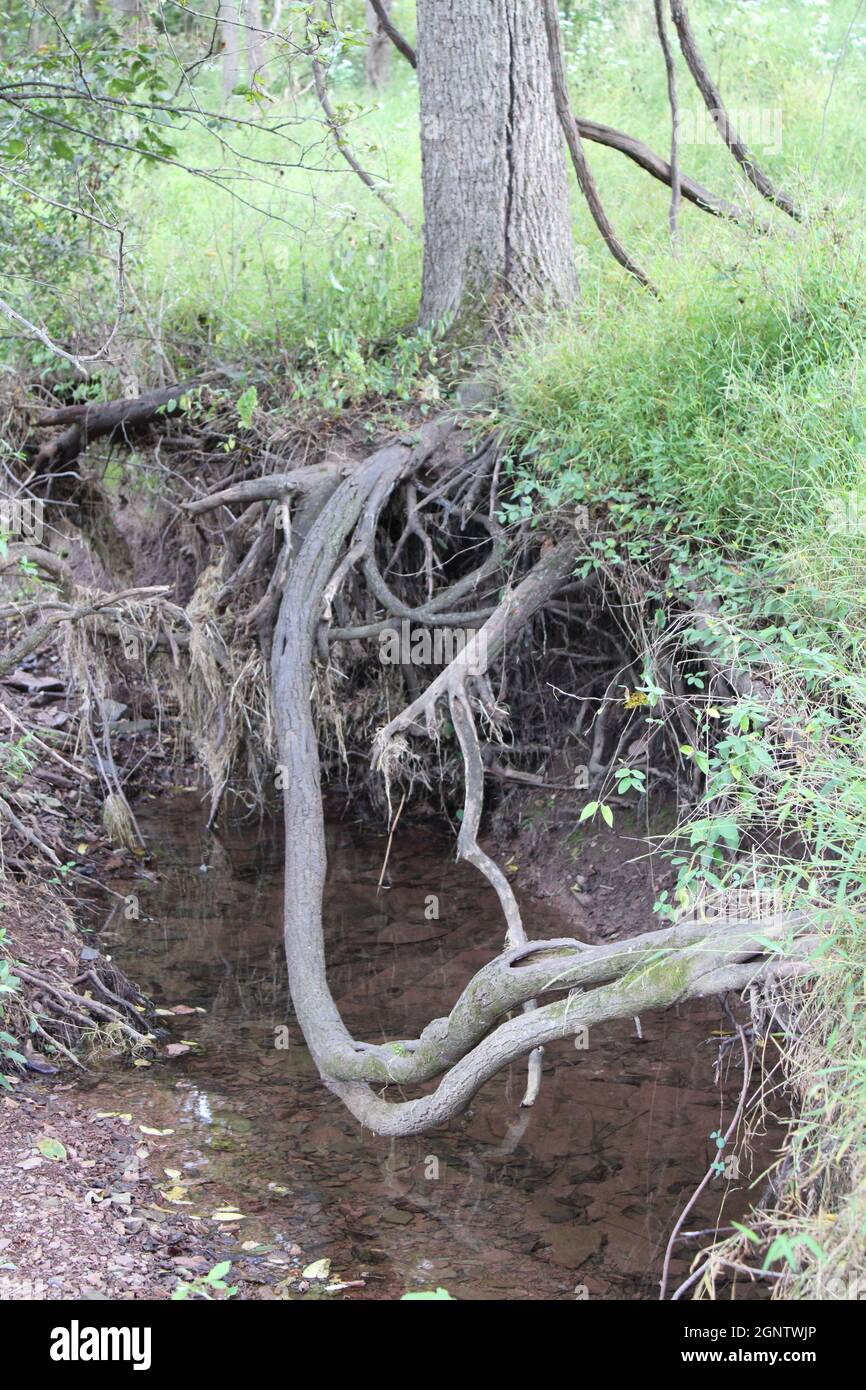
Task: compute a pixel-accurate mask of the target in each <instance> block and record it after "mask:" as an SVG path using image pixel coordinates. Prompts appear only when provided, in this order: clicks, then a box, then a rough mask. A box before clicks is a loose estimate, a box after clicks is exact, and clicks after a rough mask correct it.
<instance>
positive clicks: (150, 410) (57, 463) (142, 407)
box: [33, 382, 197, 473]
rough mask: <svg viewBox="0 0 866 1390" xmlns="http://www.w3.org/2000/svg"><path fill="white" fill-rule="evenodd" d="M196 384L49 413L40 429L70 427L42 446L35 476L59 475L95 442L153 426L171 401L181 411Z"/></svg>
mask: <svg viewBox="0 0 866 1390" xmlns="http://www.w3.org/2000/svg"><path fill="white" fill-rule="evenodd" d="M196 384H197V383H195V382H187V383H185V384H179V383H175V384H174V385H173V386H164V387H162V388H161V389H160V390H158V391H148V392H146V393H145V395H143V396H134V397H132V399H131V400H117V401H107V402H104V403H102V404H98V403H94V402H87V403H85V404H81V405H67V406H62V407H61V408H60V409H58V410H51V411H49V412H48V413H47V414H46V415H42V416H40V418H39V419H38V420H37V422H36V425H37V428H39V429H47V428H50V427H52V426H55V425H66V426H67V428H66V429H65V430H64V431H63V433H62V434H61V435H58V436H57V437H56V438H55V439H50V440H47V441H46V442H45V443H44V444H42V445H40V447H39V449H38V450H37V451H36V454H35V456H34V458H33V468H34V470H35V472H37V473H43V472H48V473H51V472H56V470H57V469H59V468H63V467H65V466H66V465H67V464H69V463H72V462H73V461H74V460H75V459H77V458H78V456H79V454H81V453H83V452H84V450H85V449H86V448H87V446H88V444H90V443H91V441H92V440H94V439H99V438H100V437H101V436H103V435H106V434H107V435H114V434H117V433H121V434H122V435H123V436H124V438H126V436H127V435H128V434H129V432H130V431H134V430H137V429H141V428H142V426H143V425H146V424H149V423H150V421H151V420H153V418H154V417H155V416H156V415H157V414H158V413H159V412H160V411H161V410H163V409H164V408H165V407H166V406H167V405H169V404H170V402H171V401H176V402H177V403H178V408H179V407H180V399H181V397H182V396H183V395H184V394H185V393H186V392H188V391H191V390H193V388H194V387H195V385H196Z"/></svg>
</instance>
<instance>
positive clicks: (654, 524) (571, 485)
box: [499, 217, 866, 1297]
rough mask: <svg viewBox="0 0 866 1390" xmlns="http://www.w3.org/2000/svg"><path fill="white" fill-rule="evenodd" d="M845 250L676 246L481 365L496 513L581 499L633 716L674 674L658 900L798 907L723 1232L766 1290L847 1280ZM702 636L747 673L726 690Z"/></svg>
mask: <svg viewBox="0 0 866 1390" xmlns="http://www.w3.org/2000/svg"><path fill="white" fill-rule="evenodd" d="M863 249H864V248H863V237H862V230H861V229H860V228H859V227H857V226H855V225H848V224H845V223H844V221H843V220H840V219H838V218H833V217H827V218H825V219H823V220H819V221H817V222H816V223H815V224H813V225H812V226H811V227H810V228H809V229H808V230H806V229H804V230H801V231H799V232H796V233H794V235H793V236H792V237H790V238H789V239H788V240H786V241H785V242H777V241H774V242H773V243H771V244H770V243H766V242H763V243H761V242H758V241H755V242H753V243H752V244H751V246H750V248H749V251H748V253H746V254H743V256H742V257H741V258H740V259H739V260H738V262H737V263H731V264H729V265H727V266H726V267H725V270H724V273H721V272H719V271H718V270H715V271H714V270H713V268H712V267H709V266H707V265H706V263H704V264H698V263H697V262H696V261H695V260H693V259H692V260H683V261H681V262H680V263H679V264H675V265H672V266H671V269H670V274H669V276H668V280H667V283H666V285H665V293H664V294H663V296H662V298H661V299H660V300H658V301H650V300H649V299H648V297H647V296H645V295H639V294H637V293H635V294H630V295H626V296H620V297H619V298H618V299H617V302H616V303H615V304H614V305H611V306H610V309H609V311H608V312H605V311H604V308H602V311H601V312H600V313H595V312H594V313H592V314H586V315H585V316H584V317H582V318H581V319H579V320H577V321H575V320H574V319H572V320H569V321H564V322H563V323H561V325H560V326H559V328H558V330H556V331H551V329H550V327H549V325H548V327H547V328H546V330H545V332H544V334H543V335H542V334H534V333H532V332H529V333H528V334H527V336H526V338H525V340H524V341H523V342H522V343H521V344H519V345H518V346H517V347H516V349H515V351H514V353H513V354H512V355H511V356H510V357H508V358H507V359H506V360H505V361H504V362H503V364H502V366H501V369H500V372H499V386H500V389H501V392H502V398H503V405H502V408H501V418H500V423H501V425H502V427H503V429H504V430H505V431H506V433H507V436H508V439H509V455H510V468H511V472H512V478H513V483H514V495H513V503H512V506H511V509H510V510H511V515H512V519H513V518H516V517H519V516H521V515H528V516H533V517H534V518H536V519H537V520H539V521H540V520H541V519H542V518H544V517H545V516H548V515H550V514H551V513H553V514H556V515H558V516H559V517H565V518H568V517H569V516H570V515H571V516H575V517H579V516H580V515H581V513H580V510H579V509H581V508H585V509H586V512H585V513H584V516H585V517H586V518H587V519H588V522H589V530H588V534H587V559H586V561H585V564H584V566H583V570H584V573H589V572H590V571H591V570H592V569H593V568H596V569H598V570H600V571H602V572H603V573H604V574H605V575H606V576H607V578H608V579H611V580H613V581H615V582H616V581H618V582H619V584H620V586H621V587H622V589H623V591H627V592H629V593H630V594H632V595H634V593H635V591H636V589H637V591H638V592H639V593H640V596H641V598H640V603H639V605H638V606H639V607H640V609H641V618H640V624H641V632H642V634H643V636H644V638H645V651H646V653H647V655H646V658H645V667H644V673H643V677H644V678H643V684H642V686H641V687H640V689H639V693H640V694H641V695H642V697H643V698H644V699H645V701H646V705H647V713H648V715H649V716H650V717H651V718H652V717H657V716H658V715H660V714H662V713H663V710H664V704H663V696H664V691H665V689H666V684H667V680H666V676H665V674H664V668H663V663H662V661H661V659H660V653H662V652H666V653H667V654H668V655H669V654H670V652H671V650H672V649H673V650H676V652H677V653H678V658H679V660H680V662H681V663H683V666H682V669H684V670H686V671H687V673H688V675H687V681H688V695H689V698H688V705H689V716H690V718H691V720H692V721H693V725H694V728H695V730H696V734H695V737H694V738H693V739H692V741H691V743H688V744H686V743H684V744H683V745H682V747H681V756H682V757H683V759H684V761H696V762H697V764H698V767H699V768H700V771H701V772H702V773H703V774H704V776H705V783H704V785H705V790H704V794H703V797H702V801H701V804H700V805H699V806H697V808H695V809H694V811H693V814H691V815H690V816H689V817H688V818H687V819H686V821H685V822H684V824H683V825H682V826H681V827H680V830H679V832H678V833H677V835H676V836H675V837H674V841H675V843H674V850H673V858H674V862H675V863H676V864H677V866H678V871H679V872H678V879H677V884H676V888H675V890H674V891H673V892H672V893H671V895H670V897H668V895H667V894H665V893H663V894H661V896H660V900H659V902H658V904H657V908H658V911H659V912H660V913H662V914H663V915H667V916H670V915H672V914H674V913H675V912H676V911H677V910H678V909H680V908H681V907H682V906H684V905H685V904H687V903H689V902H691V901H694V899H695V897H699V896H700V895H701V894H703V893H707V892H709V893H712V894H724V893H731V891H732V890H737V891H743V890H755V889H758V890H761V891H763V892H766V893H772V894H773V898H772V901H773V903H774V904H778V905H779V906H781V907H784V908H785V909H786V910H793V911H795V912H802V913H804V914H806V915H807V916H808V917H809V919H810V920H811V922H812V927H811V930H812V931H813V932H814V934H815V937H816V944H815V947H814V955H815V957H816V960H817V963H818V975H817V979H816V982H815V984H814V986H813V987H810V988H809V989H807V990H804V988H803V985H802V984H801V983H797V984H791V985H789V986H787V985H786V986H784V987H783V988H782V990H781V993H780V1008H782V1009H783V1010H787V1009H789V1008H790V1007H791V1006H792V1005H796V1010H797V1023H796V1025H795V1026H794V1027H792V1028H791V1029H788V1030H783V1029H782V1028H776V1029H774V1028H772V1026H771V1027H770V1033H771V1037H772V1042H771V1043H770V1044H769V1045H768V1046H769V1050H770V1052H771V1053H772V1056H771V1062H772V1063H775V1062H777V1061H779V1060H781V1061H782V1063H783V1068H784V1072H785V1075H786V1076H787V1079H788V1083H789V1086H790V1087H791V1090H792V1092H793V1095H794V1098H795V1117H794V1119H793V1120H792V1122H791V1125H790V1131H789V1135H788V1139H787V1142H786V1145H785V1150H784V1153H783V1154H782V1156H781V1157H780V1159H779V1161H778V1163H777V1164H776V1165H775V1174H774V1182H775V1184H776V1188H777V1191H778V1194H779V1196H778V1206H777V1208H776V1210H775V1211H774V1212H773V1214H772V1215H771V1216H770V1217H769V1218H768V1217H767V1215H766V1213H764V1214H763V1215H756V1216H755V1218H754V1222H753V1224H752V1225H751V1226H750V1227H749V1228H748V1229H746V1230H744V1231H742V1232H740V1233H738V1234H737V1235H736V1236H735V1237H734V1238H733V1239H734V1242H735V1243H737V1244H738V1245H739V1246H740V1247H742V1248H740V1249H739V1251H738V1254H737V1258H738V1259H739V1260H740V1261H742V1260H743V1259H744V1258H747V1259H748V1262H749V1263H751V1264H752V1265H757V1266H759V1267H760V1266H761V1265H764V1266H765V1267H766V1268H767V1270H768V1271H769V1272H770V1273H771V1274H775V1275H781V1276H782V1277H781V1278H780V1279H776V1281H775V1285H774V1287H776V1289H777V1290H778V1291H779V1292H781V1293H783V1294H784V1295H785V1296H792V1295H793V1296H797V1295H799V1296H805V1297H846V1296H848V1297H850V1296H856V1295H852V1294H851V1289H852V1288H856V1287H859V1286H860V1284H863V1286H864V1288H866V1270H864V1262H863V1249H864V1239H863V1237H864V1234H866V1224H864V1223H866V1193H864V1189H863V1186H862V1182H861V1178H862V1174H863V1172H864V1163H866V1021H864V1020H866V1010H864V1007H863V1005H864V984H863V981H864V978H866V734H864V729H866V671H864V661H863V656H864V642H866V621H864V618H866V614H864V597H863V595H864V585H863V578H864V573H866V567H864V555H866V371H864V348H866V316H864V309H866V303H864V298H866V296H864V290H863V274H862V254H863ZM696 609H702V611H703V614H704V616H703V617H700V616H696ZM707 614H708V616H707ZM710 656H712V657H715V658H716V659H717V660H718V661H720V662H721V664H722V666H723V667H728V668H730V667H734V668H737V669H741V670H745V669H746V668H750V669H751V670H752V671H753V672H755V673H756V674H757V675H759V676H760V677H761V678H762V680H763V681H764V688H763V689H761V690H758V691H753V692H752V693H750V694H748V696H747V697H746V698H744V697H735V698H733V699H732V698H730V696H728V698H725V696H724V695H723V694H722V695H720V693H719V686H718V683H717V682H714V681H713V679H712V677H711V672H710V667H709V661H708V658H709V657H710ZM702 662H705V663H706V665H702ZM764 901H767V900H766V899H765V900H764ZM774 949H776V950H778V951H779V953H780V955H781V954H784V950H785V943H784V942H782V943H781V944H777V945H776V946H775V947H774ZM730 1253H731V1250H730V1247H720V1248H719V1253H718V1256H717V1259H718V1260H721V1259H723V1258H725V1256H726V1254H727V1255H730ZM720 1267H721V1266H720V1265H718V1264H716V1265H713V1263H712V1262H711V1264H710V1266H709V1267H708V1273H707V1275H706V1277H705V1280H704V1286H706V1282H707V1280H709V1278H710V1277H711V1274H712V1272H713V1269H718V1268H720ZM861 1296H862V1295H861Z"/></svg>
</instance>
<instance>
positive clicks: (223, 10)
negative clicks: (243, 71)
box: [217, 0, 241, 102]
mask: <svg viewBox="0 0 866 1390" xmlns="http://www.w3.org/2000/svg"><path fill="white" fill-rule="evenodd" d="M240 18H241V16H240V6H239V5H238V4H237V3H236V0H220V5H219V9H218V10H217V19H218V21H219V27H220V37H221V39H222V46H223V102H227V101H228V99H229V97H230V96H231V94H232V92H233V91H234V89H235V87H236V86H237V85H238V70H239V62H240V52H241V30H240Z"/></svg>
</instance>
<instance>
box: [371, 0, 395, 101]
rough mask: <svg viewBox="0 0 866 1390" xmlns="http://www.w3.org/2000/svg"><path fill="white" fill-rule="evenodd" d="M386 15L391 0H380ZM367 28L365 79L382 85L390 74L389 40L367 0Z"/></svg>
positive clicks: (378, 85)
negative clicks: (368, 36) (368, 35)
mask: <svg viewBox="0 0 866 1390" xmlns="http://www.w3.org/2000/svg"><path fill="white" fill-rule="evenodd" d="M382 8H383V10H384V11H385V14H386V16H387V15H389V14H390V10H391V0H382ZM366 11H367V28H368V30H369V33H370V38H369V40H368V43H367V57H366V68H367V81H368V82H369V84H370V86H371V87H376V88H377V89H378V88H380V87H384V86H385V84H386V83H387V81H388V78H389V77H390V75H391V40H390V39H389V38H388V35H387V33H386V32H385V30H384V29H383V28H382V25H381V23H380V20H379V16H378V15H377V13H376V11H375V9H374V7H373V6H372V5H371V4H370V0H367V4H366Z"/></svg>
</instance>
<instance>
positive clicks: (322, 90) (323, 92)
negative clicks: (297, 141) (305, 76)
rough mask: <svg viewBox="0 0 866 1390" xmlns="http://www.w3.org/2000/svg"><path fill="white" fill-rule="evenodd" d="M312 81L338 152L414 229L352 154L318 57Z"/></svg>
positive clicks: (409, 225)
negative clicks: (329, 94)
mask: <svg viewBox="0 0 866 1390" xmlns="http://www.w3.org/2000/svg"><path fill="white" fill-rule="evenodd" d="M313 81H314V82H315V84H316V96H317V97H318V98H319V103H320V105H321V107H322V110H323V111H324V113H325V121H326V122H327V125H328V129H329V130H330V132H331V134H332V135H333V137H334V144H335V145H336V147H337V149H338V150H339V151H340V154H341V155H342V156H343V158H344V159H345V161H346V163H347V164H348V166H349V168H350V169H351V170H352V172H353V173H355V174H357V175H358V178H359V179H360V180H361V182H362V183H363V184H364V185H365V187H366V188H369V190H370V192H371V193H373V194H375V196H376V197H377V198H378V199H379V202H380V203H384V205H385V207H386V208H387V209H388V211H389V212H390V213H393V214H394V216H395V217H399V219H400V221H401V222H402V223H403V226H404V227H406V228H407V230H408V231H410V232H412V231H414V230H415V229H414V227H413V226H412V223H411V222H410V221H409V219H408V217H406V216H405V214H404V213H402V212H401V211H400V209H399V208H398V206H397V204H396V203H395V202H394V200H393V198H392V197H391V195H390V194H389V193H388V191H387V190H386V189H385V188H383V186H382V184H381V182H380V181H379V180H377V179H374V178H373V175H372V174H368V172H367V170H366V169H365V168H364V167H363V165H362V164H361V163H360V162H359V160H358V159H357V157H356V155H355V154H354V152H353V150H352V147H351V145H350V144H349V142H348V140H347V139H346V135H345V133H344V130H343V126H342V123H341V122H340V119H339V117H338V115H337V113H336V111H335V110H334V107H333V105H332V103H331V98H330V97H329V96H328V88H327V85H326V83H325V73H324V69H323V68H322V64H321V63H320V61H319V59H318V58H314V59H313Z"/></svg>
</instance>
